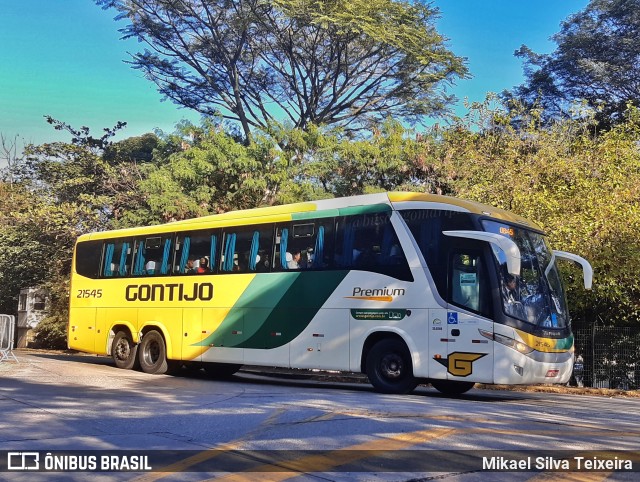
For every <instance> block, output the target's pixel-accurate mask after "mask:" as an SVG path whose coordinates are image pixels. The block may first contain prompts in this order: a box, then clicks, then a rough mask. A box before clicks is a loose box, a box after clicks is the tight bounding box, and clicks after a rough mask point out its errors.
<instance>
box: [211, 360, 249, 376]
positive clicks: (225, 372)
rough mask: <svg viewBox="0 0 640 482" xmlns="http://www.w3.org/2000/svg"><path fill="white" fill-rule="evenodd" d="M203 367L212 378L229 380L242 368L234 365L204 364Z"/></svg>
mask: <svg viewBox="0 0 640 482" xmlns="http://www.w3.org/2000/svg"><path fill="white" fill-rule="evenodd" d="M202 365H203V367H204V371H205V372H206V373H207V375H208V376H209V377H211V378H229V377H230V376H231V375H233V374H234V373H236V372H237V371H238V370H240V368H241V367H242V365H236V364H233V363H203V364H202Z"/></svg>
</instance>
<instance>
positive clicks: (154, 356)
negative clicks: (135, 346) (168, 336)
mask: <svg viewBox="0 0 640 482" xmlns="http://www.w3.org/2000/svg"><path fill="white" fill-rule="evenodd" d="M138 356H139V359H140V368H142V371H143V372H145V373H150V374H152V375H162V374H163V373H167V371H168V369H169V363H168V361H167V349H166V346H165V343H164V338H163V337H162V335H161V334H160V333H158V332H157V331H156V330H151V331H150V332H148V333H146V334H145V335H144V336H143V337H142V342H141V343H140V348H139V350H138Z"/></svg>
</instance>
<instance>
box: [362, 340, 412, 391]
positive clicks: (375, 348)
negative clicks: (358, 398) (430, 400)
mask: <svg viewBox="0 0 640 482" xmlns="http://www.w3.org/2000/svg"><path fill="white" fill-rule="evenodd" d="M362 371H363V372H364V373H366V374H367V376H368V377H369V381H370V382H371V384H372V385H373V386H374V388H375V389H376V390H377V391H379V392H382V393H409V392H411V391H413V389H414V388H416V386H418V380H417V379H416V378H415V377H414V376H413V363H412V360H411V352H410V350H409V347H408V346H407V343H406V342H405V341H404V339H403V338H402V337H401V336H400V335H398V334H395V333H389V332H378V333H373V334H371V335H370V336H369V337H368V338H367V340H366V341H365V344H364V347H363V350H362Z"/></svg>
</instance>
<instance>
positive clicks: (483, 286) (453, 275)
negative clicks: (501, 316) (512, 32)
mask: <svg viewBox="0 0 640 482" xmlns="http://www.w3.org/2000/svg"><path fill="white" fill-rule="evenodd" d="M450 266H451V268H450V298H449V299H450V301H451V303H453V304H455V305H458V306H460V307H463V308H467V309H469V310H471V311H474V312H477V313H481V314H486V315H488V314H489V313H490V309H489V306H488V305H489V303H490V302H489V298H488V294H489V291H488V290H489V284H488V276H487V273H486V270H485V269H484V266H483V264H482V256H481V254H480V253H475V252H471V251H464V252H454V253H453V254H452V256H451V265H450Z"/></svg>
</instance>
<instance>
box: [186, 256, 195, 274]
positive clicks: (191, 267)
mask: <svg viewBox="0 0 640 482" xmlns="http://www.w3.org/2000/svg"><path fill="white" fill-rule="evenodd" d="M184 272H185V273H186V274H196V273H197V269H196V266H195V261H194V260H193V259H189V260H187V266H186V267H185V269H184Z"/></svg>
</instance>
